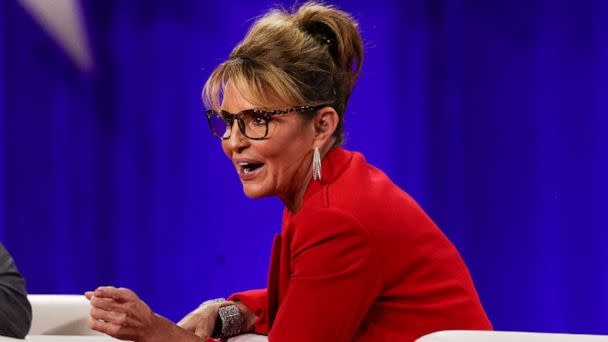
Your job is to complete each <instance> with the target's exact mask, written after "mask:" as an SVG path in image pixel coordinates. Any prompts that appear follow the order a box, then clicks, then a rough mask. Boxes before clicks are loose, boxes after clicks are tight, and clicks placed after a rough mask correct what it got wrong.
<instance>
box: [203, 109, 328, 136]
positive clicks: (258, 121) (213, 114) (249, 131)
mask: <svg viewBox="0 0 608 342" xmlns="http://www.w3.org/2000/svg"><path fill="white" fill-rule="evenodd" d="M323 107H327V105H325V104H323V105H318V106H300V107H293V108H289V109H283V110H273V111H265V110H261V109H247V110H244V111H241V112H238V113H236V114H231V113H229V112H227V111H225V110H219V111H216V110H213V109H209V110H206V111H205V115H206V116H207V121H209V127H210V128H211V131H212V132H213V135H215V136H216V137H217V138H218V139H220V140H226V139H229V138H230V132H232V124H233V123H234V121H235V120H236V122H238V125H239V129H240V130H241V133H243V135H244V136H246V137H247V138H249V139H253V140H263V139H265V138H266V136H267V135H268V123H269V122H270V121H271V120H272V117H273V116H275V115H282V114H288V113H292V112H298V113H304V112H312V111H317V110H319V109H321V108H323Z"/></svg>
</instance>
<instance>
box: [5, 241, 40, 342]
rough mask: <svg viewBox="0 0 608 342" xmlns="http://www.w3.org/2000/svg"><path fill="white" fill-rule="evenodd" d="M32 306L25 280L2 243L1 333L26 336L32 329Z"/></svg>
mask: <svg viewBox="0 0 608 342" xmlns="http://www.w3.org/2000/svg"><path fill="white" fill-rule="evenodd" d="M31 322H32V308H31V306H30V303H29V301H28V300H27V295H26V291H25V280H24V279H23V276H21V273H19V271H18V270H17V267H16V266H15V263H14V262H13V258H12V257H11V255H10V254H9V253H8V251H7V250H6V248H4V246H3V245H2V244H1V243H0V335H2V336H9V337H17V338H24V337H25V335H27V333H28V331H29V330H30V324H31Z"/></svg>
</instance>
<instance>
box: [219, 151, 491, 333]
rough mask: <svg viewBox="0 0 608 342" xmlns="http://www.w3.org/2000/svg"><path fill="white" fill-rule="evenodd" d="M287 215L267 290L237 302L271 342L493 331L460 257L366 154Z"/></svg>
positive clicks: (336, 165)
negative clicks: (254, 315)
mask: <svg viewBox="0 0 608 342" xmlns="http://www.w3.org/2000/svg"><path fill="white" fill-rule="evenodd" d="M322 172H323V177H322V180H321V181H313V182H312V183H311V184H310V186H309V188H308V189H307V191H306V194H305V195H304V201H303V205H302V208H301V210H300V211H299V212H298V213H297V214H296V215H291V214H290V213H289V212H288V211H287V210H285V211H284V214H283V226H282V229H281V234H280V235H278V234H277V236H276V237H275V240H274V245H273V250H272V260H271V264H270V275H269V279H268V288H267V289H263V290H252V291H247V292H243V293H237V294H234V295H232V296H231V297H230V299H232V300H240V301H241V302H243V304H245V305H246V306H247V307H249V308H250V309H251V310H252V311H254V312H255V313H256V315H257V316H258V320H257V321H256V325H255V328H256V332H257V333H260V334H268V339H269V341H271V342H274V341H277V342H282V341H287V342H297V341H307V342H309V341H332V342H337V341H353V340H354V341H414V340H415V339H417V338H418V337H420V336H423V335H425V334H428V333H431V332H434V331H439V330H448V329H471V330H489V329H492V325H491V324H490V322H489V320H488V318H487V316H486V314H485V312H484V310H483V308H482V306H481V303H480V301H479V298H478V296H477V292H476V291H475V287H474V286H473V282H472V280H471V277H470V275H469V272H468V270H467V267H466V266H465V264H464V262H463V260H462V259H461V257H460V255H459V254H458V252H457V251H456V248H455V247H454V246H453V245H452V243H451V242H450V241H449V240H448V239H447V238H446V237H445V235H443V233H442V232H441V231H440V230H439V229H438V228H437V226H436V225H435V224H434V223H433V221H432V220H431V219H430V218H429V217H428V216H427V215H426V214H425V213H424V211H423V210H422V209H421V208H420V207H419V206H418V204H417V203H416V202H415V201H414V200H413V199H412V198H411V197H410V196H408V195H407V194H406V193H405V192H404V191H403V190H401V189H400V188H399V187H397V186H396V185H395V184H393V183H392V182H391V180H390V179H389V178H388V177H387V176H386V175H385V174H384V173H383V172H382V171H380V170H378V169H376V168H374V167H373V166H371V165H369V164H367V163H366V161H365V158H364V157H363V156H362V155H361V154H359V153H353V152H348V151H345V150H344V149H342V148H335V149H333V150H332V151H330V152H329V153H328V154H327V156H326V157H325V158H324V159H323V165H322Z"/></svg>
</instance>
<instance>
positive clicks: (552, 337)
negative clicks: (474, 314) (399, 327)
mask: <svg viewBox="0 0 608 342" xmlns="http://www.w3.org/2000/svg"><path fill="white" fill-rule="evenodd" d="M513 341H517V342H608V336H604V335H578V334H576V335H575V334H545V333H529V332H515V331H466V330H449V331H439V332H436V333H432V334H429V335H426V336H423V337H421V338H419V339H417V340H416V342H513Z"/></svg>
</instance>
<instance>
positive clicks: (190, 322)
mask: <svg viewBox="0 0 608 342" xmlns="http://www.w3.org/2000/svg"><path fill="white" fill-rule="evenodd" d="M177 326H178V327H180V328H182V329H185V330H188V331H194V329H195V328H196V316H195V315H193V314H192V313H190V314H188V315H186V316H185V317H184V318H182V319H181V320H180V321H179V322H177Z"/></svg>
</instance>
